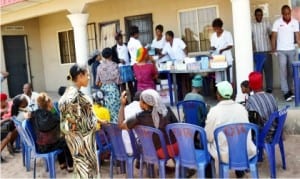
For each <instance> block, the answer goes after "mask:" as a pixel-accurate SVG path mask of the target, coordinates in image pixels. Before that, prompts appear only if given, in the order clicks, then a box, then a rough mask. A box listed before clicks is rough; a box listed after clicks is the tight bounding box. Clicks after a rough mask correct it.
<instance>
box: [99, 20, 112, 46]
mask: <svg viewBox="0 0 300 179" xmlns="http://www.w3.org/2000/svg"><path fill="white" fill-rule="evenodd" d="M115 33H116V24H115V23H113V24H108V25H105V26H102V27H101V35H100V47H101V49H100V50H102V49H104V48H105V47H112V46H113V45H114V44H115V43H116V41H115Z"/></svg>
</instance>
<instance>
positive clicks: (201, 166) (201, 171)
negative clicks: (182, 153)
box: [197, 165, 205, 178]
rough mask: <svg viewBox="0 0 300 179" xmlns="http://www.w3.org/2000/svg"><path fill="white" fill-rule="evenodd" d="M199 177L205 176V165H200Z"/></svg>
mask: <svg viewBox="0 0 300 179" xmlns="http://www.w3.org/2000/svg"><path fill="white" fill-rule="evenodd" d="M197 175H198V178H205V165H198V171H197Z"/></svg>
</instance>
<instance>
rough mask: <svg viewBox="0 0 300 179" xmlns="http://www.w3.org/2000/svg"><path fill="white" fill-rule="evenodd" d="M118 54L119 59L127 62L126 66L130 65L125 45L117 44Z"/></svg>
mask: <svg viewBox="0 0 300 179" xmlns="http://www.w3.org/2000/svg"><path fill="white" fill-rule="evenodd" d="M117 53H118V58H119V59H122V60H124V61H125V65H130V62H129V54H128V49H127V47H126V45H125V44H122V45H119V44H117ZM120 64H121V63H120ZM121 65H123V64H121Z"/></svg>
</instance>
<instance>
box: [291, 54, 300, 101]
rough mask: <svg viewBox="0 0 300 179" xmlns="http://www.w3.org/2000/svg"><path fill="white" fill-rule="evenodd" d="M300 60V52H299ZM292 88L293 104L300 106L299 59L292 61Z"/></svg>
mask: <svg viewBox="0 0 300 179" xmlns="http://www.w3.org/2000/svg"><path fill="white" fill-rule="evenodd" d="M299 60H300V54H299ZM292 67H293V78H294V89H295V106H300V61H296V62H293V63H292Z"/></svg>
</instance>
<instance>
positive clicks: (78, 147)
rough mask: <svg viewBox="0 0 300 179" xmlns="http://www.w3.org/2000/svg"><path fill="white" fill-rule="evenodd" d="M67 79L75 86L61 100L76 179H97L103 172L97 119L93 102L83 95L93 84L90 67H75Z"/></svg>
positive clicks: (62, 117) (65, 132)
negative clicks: (83, 88)
mask: <svg viewBox="0 0 300 179" xmlns="http://www.w3.org/2000/svg"><path fill="white" fill-rule="evenodd" d="M67 79H68V80H71V81H72V82H73V84H74V85H72V86H70V87H68V88H67V89H66V91H65V93H64V94H63V96H62V97H61V98H60V100H59V111H60V116H61V121H60V129H61V131H62V132H63V133H64V134H65V139H66V142H67V145H68V147H69V149H70V152H71V154H72V157H73V161H74V165H73V166H74V170H75V174H76V177H78V178H96V177H98V176H97V175H98V171H99V168H98V162H97V155H96V139H95V132H96V125H97V119H96V117H95V115H94V113H93V111H92V100H91V99H90V98H89V97H88V96H87V95H85V94H83V93H82V92H81V91H80V88H81V87H86V86H87V85H88V83H89V72H88V70H87V67H86V66H79V65H78V64H74V65H73V66H72V67H71V68H70V71H69V75H68V77H67Z"/></svg>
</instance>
